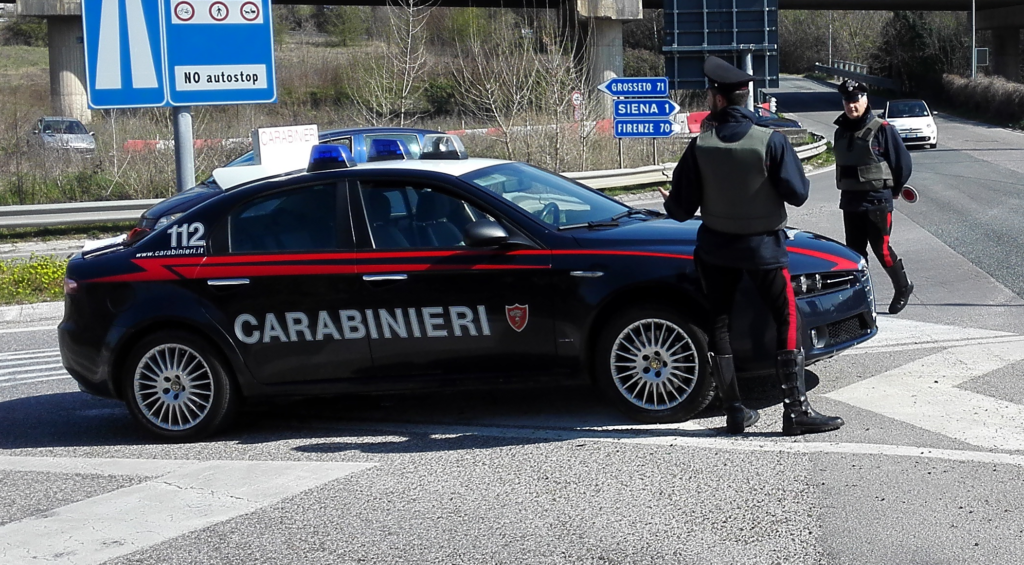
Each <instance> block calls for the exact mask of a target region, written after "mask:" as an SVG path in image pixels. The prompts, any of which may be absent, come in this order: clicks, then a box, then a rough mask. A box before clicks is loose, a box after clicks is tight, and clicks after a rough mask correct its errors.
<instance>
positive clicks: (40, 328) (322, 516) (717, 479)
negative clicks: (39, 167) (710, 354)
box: [0, 81, 1024, 565]
mask: <svg viewBox="0 0 1024 565" xmlns="http://www.w3.org/2000/svg"><path fill="white" fill-rule="evenodd" d="M783 87H784V89H787V88H788V89H790V90H788V91H786V92H780V93H779V95H778V97H779V99H780V102H781V103H782V106H783V109H784V111H786V112H790V113H794V114H797V115H798V116H799V118H800V119H801V120H802V121H804V122H805V123H806V124H807V125H808V126H813V125H814V124H813V123H812V121H817V122H818V123H819V124H821V127H822V128H824V129H825V130H827V124H828V123H829V122H830V121H831V118H829V117H828V115H832V117H834V114H837V113H838V110H830V109H829V105H830V104H831V103H830V102H829V96H830V93H828V92H824V91H822V92H821V93H815V92H814V89H813V88H812V87H811V86H809V85H808V84H807V83H806V81H800V82H791V81H786V82H784V84H783ZM808 90H809V92H808ZM832 96H834V97H835V101H836V104H835V106H836V107H837V106H838V96H836V95H832ZM801 100H806V102H801ZM801 104H807V106H806V107H807V108H808V109H807V110H805V109H804V106H801ZM812 104H816V105H812ZM939 128H940V131H941V132H942V135H943V137H942V139H941V140H940V150H938V151H919V152H915V153H914V156H915V164H916V165H917V166H918V171H917V172H916V173H915V181H917V184H918V185H919V188H920V189H921V192H922V202H921V203H920V204H917V205H916V207H909V206H907V205H906V204H905V203H901V204H899V205H898V212H897V214H896V217H895V221H894V224H895V228H894V230H895V231H894V235H893V242H894V245H895V246H896V248H897V250H898V251H899V252H900V253H901V254H902V255H903V256H904V257H906V260H907V264H908V269H909V270H910V275H911V277H912V278H913V279H914V281H915V283H916V284H917V287H918V289H917V291H916V293H915V295H914V297H913V300H912V301H911V304H910V306H909V307H908V308H907V310H906V311H904V313H903V314H901V315H900V316H898V317H891V316H885V315H880V316H879V323H880V327H881V331H880V334H879V336H878V337H877V338H875V339H874V340H872V341H870V342H868V343H867V344H865V345H864V346H861V347H859V348H857V349H855V350H853V351H851V352H849V353H847V354H844V355H841V356H840V357H837V358H835V359H831V360H828V361H825V362H822V363H819V364H817V365H814V366H812V367H811V368H810V370H809V375H808V376H809V381H810V384H811V386H812V387H813V390H812V391H811V395H810V397H811V402H812V403H813V405H814V406H815V407H816V408H817V409H819V410H820V411H822V412H826V413H829V414H838V415H841V416H843V417H844V418H845V419H846V421H847V425H846V426H845V427H844V428H842V429H841V430H839V431H837V432H834V433H829V434H823V435H817V436H807V437H799V438H788V437H783V436H781V435H780V433H779V432H780V429H781V407H780V400H781V394H780V393H779V392H778V391H777V390H776V387H775V385H774V384H773V383H772V382H771V381H770V380H760V381H747V382H744V383H743V387H742V388H743V393H744V395H745V396H746V397H747V398H748V399H749V402H750V404H751V405H752V406H754V407H756V408H758V409H759V410H761V414H762V419H761V421H760V422H759V423H758V424H757V425H756V426H755V427H754V428H753V429H752V430H751V431H750V432H749V433H747V434H745V435H743V436H741V437H735V436H729V435H726V434H724V433H723V432H722V426H723V425H724V418H723V417H722V416H721V415H720V414H718V413H717V412H716V411H714V410H709V411H707V412H705V413H703V414H701V415H700V416H699V417H698V418H696V419H694V420H693V421H691V422H687V423H684V424H679V425H661V426H653V425H643V424H637V423H635V422H631V421H629V420H626V419H624V418H622V417H621V416H619V415H618V414H617V413H616V412H615V411H614V410H612V409H610V408H609V407H608V405H607V404H606V403H605V402H604V401H603V400H602V399H601V398H600V397H599V396H598V395H597V394H595V393H594V392H593V391H591V390H589V389H586V388H582V389H580V388H555V389H537V390H528V391H517V392H511V393H510V392H477V393H459V394H434V395H415V396H411V395H410V396H388V397H375V398H372V399H367V398H349V399H340V400H337V399H336V400H329V401H328V400H317V401H310V400H304V401H291V402H281V403H273V404H267V405H261V406H254V407H251V408H249V409H248V410H247V411H246V412H245V414H244V415H243V418H242V419H241V421H240V422H239V423H238V425H237V426H235V428H234V429H233V430H231V431H230V432H229V433H227V434H225V435H223V436H220V437H217V438H214V439H213V440H211V441H208V442H204V443H199V444H191V445H167V444H160V443H156V442H153V441H151V440H150V439H149V438H147V437H145V436H143V435H141V434H140V432H139V430H138V429H137V428H136V427H135V426H134V425H133V424H132V422H131V420H130V419H129V417H128V415H127V412H126V410H125V409H124V407H123V406H122V405H120V404H119V403H116V402H113V401H108V400H102V399H97V398H93V397H90V396H87V395H85V394H82V393H80V392H78V391H77V389H76V387H75V385H74V384H73V382H72V381H71V379H70V378H69V377H67V376H66V375H63V374H60V369H59V368H54V367H52V366H51V365H54V364H59V361H56V347H57V344H56V336H55V332H54V329H53V326H54V325H55V323H56V319H55V318H53V317H52V315H51V316H47V315H46V314H45V313H43V314H38V313H37V314H35V315H33V316H29V317H22V318H21V319H18V320H12V321H7V322H0V484H3V485H4V488H2V489H0V565H6V564H18V565H21V564H24V563H33V562H43V560H44V559H45V560H47V561H48V562H52V563H76V564H85V563H112V564H118V565H121V564H124V565H127V564H139V563H146V564H149V563H241V562H245V563H254V564H256V563H260V564H262V563H267V564H270V563H273V564H278V563H296V564H298V563H303V564H304V563H315V564H319V563H323V564H335V563H439V564H440V563H445V564H450V563H473V564H476V563H516V564H519V563H553V564H555V563H557V564H562V563H566V564H578V563H593V564H611V563H629V564H633V563H636V564H641V563H643V564H646V563H656V564H661V563H672V564H676V563H680V564H689V563H692V564H723V565H725V564H731V565H735V564H743V565H747V564H766V565H767V564H779V563H784V564H828V565H832V564H836V565H839V564H842V565H847V564H849V565H863V564H867V563H870V564H883V563H901V564H902V563H915V564H916V563H921V564H924V563H927V564H930V565H931V564H950V565H952V564H962V563H967V562H977V563H997V564H1013V563H1021V562H1024V547H1022V546H1021V544H1020V541H1019V540H1020V539H1021V538H1022V536H1024V500H1022V499H1021V497H1020V486H1019V485H1020V484H1022V481H1024V382H1022V381H1021V380H1020V378H1019V375H1020V374H1021V370H1022V369H1024V362H1022V359H1024V319H1022V318H1024V316H1021V312H1022V308H1024V300H1022V299H1021V293H1020V291H1019V286H1017V287H1014V286H1013V285H1012V284H1011V283H1014V282H1015V284H1016V285H1020V278H1019V277H1018V278H1016V279H1014V278H1013V276H1012V272H1011V273H1009V274H1001V272H1000V271H998V270H995V269H992V268H991V267H989V266H988V264H987V263H986V261H987V260H989V259H988V257H989V255H988V254H986V253H985V252H984V250H983V249H981V248H980V246H971V245H969V244H963V243H961V239H957V237H960V238H963V237H964V236H962V235H960V236H956V234H963V233H965V232H966V230H967V229H968V228H969V227H973V228H974V229H975V230H976V231H977V230H978V229H979V228H978V227H977V226H969V225H967V224H965V223H960V221H959V220H955V219H948V220H947V221H945V222H940V219H941V216H942V215H947V216H948V215H950V214H951V212H950V211H948V210H942V209H940V210H938V211H937V212H935V211H929V210H930V209H929V208H927V207H926V202H928V200H929V199H939V198H942V197H941V196H937V194H944V195H948V196H950V197H952V195H954V194H956V192H955V191H956V190H957V189H956V183H957V181H951V180H947V179H945V176H948V175H945V174H944V172H943V171H956V172H957V174H959V175H961V176H966V177H970V178H971V179H972V180H970V181H967V182H961V183H960V184H961V185H973V186H980V187H984V188H983V189H978V190H982V191H984V192H985V193H990V192H991V193H995V192H996V191H997V189H996V188H995V187H997V186H998V183H995V182H991V181H984V180H973V179H976V178H978V179H984V178H990V177H987V176H985V175H984V174H983V173H982V172H983V171H984V170H985V169H986V168H987V167H990V166H992V163H991V162H990V161H985V163H986V164H984V165H980V163H979V159H980V158H976V157H973V156H972V153H971V152H972V151H973V149H971V148H970V147H973V145H970V146H969V144H968V141H967V140H974V141H970V143H972V144H973V143H981V141H978V140H986V139H989V138H990V137H992V136H1003V135H1006V136H1008V139H1011V140H1016V139H1018V138H1017V137H1010V136H1013V135H1014V134H1009V133H1006V132H1000V131H999V130H988V129H985V128H976V127H972V126H970V125H965V124H960V123H953V122H947V121H945V120H944V121H942V122H940V125H939ZM955 128H960V130H959V131H962V133H959V134H958V133H955ZM811 129H813V127H812V128H811ZM823 133H824V131H823ZM958 135H959V136H961V138H962V140H961V141H957V139H958V137H957V136H958ZM1020 139H1024V138H1020ZM957 143H960V144H962V145H964V146H965V148H964V149H959V150H958V149H956V148H955V147H956V145H955V144H957ZM1000 146H1001V147H1004V149H1001V150H1002V151H1008V150H1009V149H1006V148H1005V147H1007V146H1008V145H1005V144H1003V145H1000ZM1017 146H1021V145H1020V142H1018V145H1017ZM1009 147H1014V146H1012V145H1009ZM933 155H934V156H935V157H934V159H935V161H934V162H933V161H932V156H933ZM986 155H988V154H987V153H986ZM954 161H955V162H959V163H961V164H960V165H956V166H954V165H952V164H951V162H954ZM971 163H974V164H971ZM1000 166H1002V167H1005V168H1006V170H1007V171H1009V170H1010V169H1011V167H1012V166H1013V165H1011V164H1003V165H1000ZM944 167H950V168H949V169H947V168H944ZM1006 174H1007V175H1009V173H1006ZM917 175H921V176H920V177H918V176H917ZM929 175H931V177H929ZM925 178H934V179H935V183H934V184H932V183H931V182H928V183H927V184H926V183H925V182H924V179H925ZM1007 178H1008V179H1012V178H1013V177H1012V176H1008V177H1007ZM811 179H812V195H811V199H810V201H809V202H808V203H807V204H806V205H805V206H804V207H802V208H800V209H796V210H793V211H792V213H791V222H792V224H793V225H797V226H800V227H801V228H804V229H809V230H813V231H818V232H821V233H824V234H826V235H831V236H833V237H837V238H841V236H842V233H841V230H842V228H841V222H840V221H839V217H840V216H839V212H838V210H837V209H836V203H837V200H838V195H837V194H836V191H835V188H834V186H833V183H832V176H831V172H829V171H824V172H821V173H818V174H814V175H812V176H811ZM918 179H921V180H918ZM940 181H941V182H943V183H948V188H945V187H946V186H947V185H946V184H942V185H941V186H942V187H944V188H936V186H940ZM1007 199H1008V200H1013V203H1012V204H1011V203H1009V202H1008V203H1006V204H1005V206H1012V205H1017V206H1019V205H1020V196H1019V195H1017V196H1014V197H1010V196H1007ZM976 203H977V199H974V202H972V203H971V204H970V205H968V204H961V205H960V206H958V207H956V209H957V210H969V209H972V206H973V205H974V204H976ZM641 204H646V203H642V202H641V203H638V205H641ZM649 204H652V205H657V204H658V203H657V201H653V202H650V203H649ZM999 208H1002V207H997V208H994V209H993V211H992V212H993V213H992V214H989V215H988V216H986V215H985V214H983V213H977V219H979V220H981V219H986V218H988V219H989V221H987V222H985V223H984V224H982V225H984V226H985V228H984V229H985V230H998V229H1002V230H1006V232H1007V233H1006V235H1005V237H1004V238H1003V239H992V240H990V241H989V246H990V247H991V248H992V250H994V251H995V252H998V250H999V249H1005V248H1010V247H1009V246H1010V245H1015V243H1014V242H1017V241H1019V238H1020V237H1022V233H1024V228H1019V227H1016V228H1015V227H1014V225H1013V224H1012V223H1004V222H1002V221H998V218H999V217H1000V215H1001V214H1002V210H1001V209H999ZM957 213H959V212H957ZM965 213H967V212H965ZM933 222H935V223H933ZM936 226H942V227H943V228H944V229H938V228H937V227H936ZM986 233H988V234H989V236H995V235H996V234H998V232H997V231H991V232H986ZM954 236H956V237H954ZM1017 249H1019V247H1017ZM1017 258H1018V262H1017V266H1018V267H1019V255H1017ZM1006 262H1010V261H1006ZM873 277H874V280H875V283H876V287H877V288H878V294H879V301H880V302H881V303H883V304H885V303H887V302H888V299H889V296H890V295H891V289H889V288H888V284H887V281H886V279H885V275H884V273H883V272H881V271H877V272H873ZM1014 288H1018V290H1017V291H1014V290H1013V289H1014ZM2 319H4V318H3V317H2V316H0V320H2ZM54 373H56V374H54Z"/></svg>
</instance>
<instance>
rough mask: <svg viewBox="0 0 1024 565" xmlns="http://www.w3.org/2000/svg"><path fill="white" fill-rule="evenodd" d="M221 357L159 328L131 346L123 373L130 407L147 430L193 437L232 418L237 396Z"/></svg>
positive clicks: (178, 437)
mask: <svg viewBox="0 0 1024 565" xmlns="http://www.w3.org/2000/svg"><path fill="white" fill-rule="evenodd" d="M224 367H225V365H224V363H223V362H222V361H221V359H220V356H219V355H218V354H217V352H216V351H214V349H213V348H212V347H210V346H209V345H207V344H206V342H204V341H202V340H200V339H197V338H196V337H194V336H192V335H190V334H187V333H183V332H160V333H157V334H154V335H152V336H149V337H147V338H145V339H143V340H142V341H141V342H140V343H139V344H138V345H136V346H135V348H134V349H133V350H132V352H131V354H130V355H129V358H128V360H127V363H125V365H124V369H123V370H124V373H123V374H122V386H123V387H124V388H123V398H124V401H125V403H126V404H127V405H128V411H129V412H130V413H131V415H132V416H133V417H134V418H135V420H136V421H138V422H139V423H140V424H142V426H143V427H144V428H145V429H146V430H147V431H148V432H150V433H152V434H154V435H156V436H158V437H160V438H163V439H166V440H170V441H194V440H198V439H201V438H203V437H206V436H208V435H210V434H213V433H216V432H217V431H219V430H221V429H223V428H224V427H225V426H227V424H228V423H229V422H230V420H231V418H232V416H233V415H234V413H235V412H236V410H237V407H238V404H239V401H240V398H239V393H238V389H237V387H236V386H235V384H234V381H233V380H232V379H231V378H230V377H229V376H228V375H227V373H226V371H225V369H224Z"/></svg>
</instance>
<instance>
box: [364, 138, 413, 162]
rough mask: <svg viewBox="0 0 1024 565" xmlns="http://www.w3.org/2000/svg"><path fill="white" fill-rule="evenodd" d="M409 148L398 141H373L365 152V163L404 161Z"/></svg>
mask: <svg viewBox="0 0 1024 565" xmlns="http://www.w3.org/2000/svg"><path fill="white" fill-rule="evenodd" d="M408 154H409V148H408V147H406V145H405V142H404V141H402V140H400V139H374V140H373V141H371V142H370V147H369V148H367V150H366V161H367V162H371V161H404V160H405V156H406V155H408Z"/></svg>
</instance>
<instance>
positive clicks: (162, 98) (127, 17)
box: [82, 0, 167, 109]
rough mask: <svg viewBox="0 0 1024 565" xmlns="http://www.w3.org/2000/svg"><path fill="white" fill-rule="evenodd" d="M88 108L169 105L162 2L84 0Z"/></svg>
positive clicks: (83, 22) (83, 24) (83, 23)
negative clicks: (159, 3) (161, 12)
mask: <svg viewBox="0 0 1024 565" xmlns="http://www.w3.org/2000/svg"><path fill="white" fill-rule="evenodd" d="M82 27H83V30H84V34H83V43H84V44H85V61H86V64H85V76H86V82H87V83H88V88H87V90H88V93H89V107H90V108H96V109H101V108H134V107H144V106H166V105H167V88H166V84H165V82H166V81H165V78H164V77H165V75H166V73H165V72H164V58H163V24H162V20H161V14H160V6H159V5H157V4H156V3H155V2H152V1H146V2H143V0H82Z"/></svg>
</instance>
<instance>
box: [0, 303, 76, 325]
mask: <svg viewBox="0 0 1024 565" xmlns="http://www.w3.org/2000/svg"><path fill="white" fill-rule="evenodd" d="M63 315H64V302H37V303H35V304H19V305H17V306H3V307H0V322H22V323H24V322H38V321H41V320H54V319H59V318H61V317H62V316H63Z"/></svg>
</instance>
